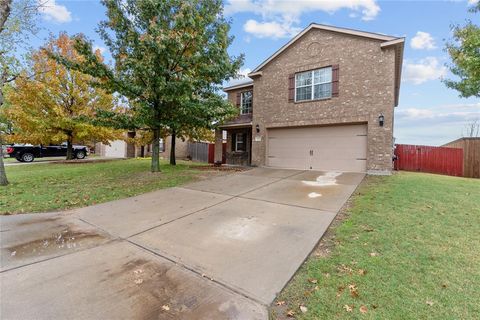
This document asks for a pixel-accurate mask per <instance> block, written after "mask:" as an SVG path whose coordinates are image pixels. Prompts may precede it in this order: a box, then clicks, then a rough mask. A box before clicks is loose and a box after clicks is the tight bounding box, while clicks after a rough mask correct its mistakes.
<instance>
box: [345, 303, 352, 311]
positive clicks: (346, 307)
mask: <svg viewBox="0 0 480 320" xmlns="http://www.w3.org/2000/svg"><path fill="white" fill-rule="evenodd" d="M343 309H345V311H347V312H352V310H353V304H352V305H351V306H349V305H348V304H346V305H344V306H343Z"/></svg>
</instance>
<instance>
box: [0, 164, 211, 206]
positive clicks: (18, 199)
mask: <svg viewBox="0 0 480 320" xmlns="http://www.w3.org/2000/svg"><path fill="white" fill-rule="evenodd" d="M198 166H199V164H195V163H191V162H183V161H179V162H178V164H177V166H170V165H168V164H167V163H166V162H164V161H163V162H161V170H162V172H161V173H156V174H152V173H151V172H150V171H149V170H150V159H129V160H115V161H108V162H91V163H75V164H53V163H50V164H48V163H46V164H32V165H19V166H7V167H6V170H7V176H8V179H9V181H10V185H9V186H7V187H6V188H3V187H0V214H12V213H24V212H25V213H29V212H45V211H53V210H61V209H68V208H75V207H83V206H87V205H92V204H96V203H101V202H106V201H111V200H116V199H120V198H125V197H129V196H134V195H138V194H141V193H145V192H149V191H152V190H156V189H161V188H168V187H174V186H177V185H180V184H183V183H186V182H188V181H191V180H193V179H194V178H195V177H197V176H199V175H202V174H203V175H204V174H205V172H204V171H200V170H197V169H196V168H198Z"/></svg>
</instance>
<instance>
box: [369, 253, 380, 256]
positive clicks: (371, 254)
mask: <svg viewBox="0 0 480 320" xmlns="http://www.w3.org/2000/svg"><path fill="white" fill-rule="evenodd" d="M379 255H380V254H379V253H378V252H370V257H377V256H379Z"/></svg>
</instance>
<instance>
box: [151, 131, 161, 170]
mask: <svg viewBox="0 0 480 320" xmlns="http://www.w3.org/2000/svg"><path fill="white" fill-rule="evenodd" d="M159 151H160V128H157V129H154V130H153V141H152V167H151V170H152V172H160V152H159Z"/></svg>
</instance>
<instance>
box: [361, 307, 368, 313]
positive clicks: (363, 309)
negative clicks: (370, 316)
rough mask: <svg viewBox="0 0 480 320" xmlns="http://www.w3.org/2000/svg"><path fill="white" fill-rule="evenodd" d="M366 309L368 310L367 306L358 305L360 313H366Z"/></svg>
mask: <svg viewBox="0 0 480 320" xmlns="http://www.w3.org/2000/svg"><path fill="white" fill-rule="evenodd" d="M367 311H368V309H367V307H365V306H361V307H360V312H361V313H367Z"/></svg>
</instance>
